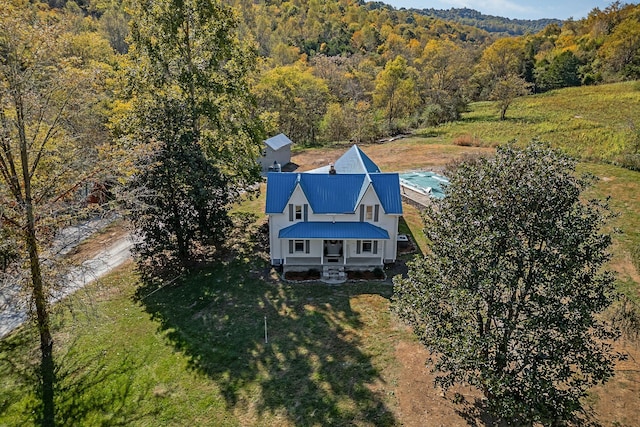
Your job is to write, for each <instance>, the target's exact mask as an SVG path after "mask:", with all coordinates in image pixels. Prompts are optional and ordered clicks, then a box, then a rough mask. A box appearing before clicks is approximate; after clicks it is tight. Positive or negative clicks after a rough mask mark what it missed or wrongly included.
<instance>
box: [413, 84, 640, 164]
mask: <svg viewBox="0 0 640 427" xmlns="http://www.w3.org/2000/svg"><path fill="white" fill-rule="evenodd" d="M638 132H640V83H639V82H626V83H617V84H609V85H601V86H584V87H575V88H567V89H562V90H556V91H551V92H547V93H544V94H540V95H533V96H527V97H523V98H519V99H516V100H515V101H514V102H513V104H512V105H511V106H510V107H509V110H508V111H507V119H506V120H503V121H501V120H499V116H498V113H497V110H496V107H495V104H494V103H493V102H477V103H474V104H472V105H471V111H470V112H469V113H465V114H464V115H463V119H462V120H461V121H459V122H454V123H449V124H445V125H442V126H438V127H435V128H427V129H423V130H421V131H420V134H422V135H424V136H431V137H432V138H436V140H437V139H438V138H440V139H443V140H445V141H449V142H450V141H452V140H454V139H455V138H456V137H459V136H461V135H472V136H475V137H477V138H479V139H480V140H481V141H482V142H483V143H484V144H486V145H489V146H491V145H495V144H502V143H506V142H508V141H511V140H513V139H516V140H518V141H520V142H528V141H530V140H531V139H532V138H539V139H541V140H543V141H547V142H550V143H551V144H552V145H554V146H556V147H559V148H561V149H563V150H564V151H566V152H567V153H568V154H571V155H573V156H576V157H578V158H580V159H584V160H606V161H615V160H616V159H618V157H619V156H620V155H622V154H623V153H624V152H625V150H626V149H628V148H629V146H630V144H631V143H632V142H633V141H637V138H640V134H639V133H638ZM638 142H640V141H638Z"/></svg>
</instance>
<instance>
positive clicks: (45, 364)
mask: <svg viewBox="0 0 640 427" xmlns="http://www.w3.org/2000/svg"><path fill="white" fill-rule="evenodd" d="M25 204H26V213H27V227H26V231H25V238H26V243H27V247H28V250H29V264H30V267H31V282H32V290H33V293H32V296H33V300H34V303H35V306H36V320H37V323H38V331H39V333H40V352H41V361H40V381H41V386H42V406H43V413H42V425H43V426H53V425H55V419H54V417H55V406H54V400H53V393H54V384H55V370H54V363H53V338H52V337H51V329H50V324H49V313H48V310H47V297H46V294H45V292H44V285H43V282H42V272H41V270H40V257H39V255H38V243H37V240H36V233H35V223H34V217H33V207H32V205H31V200H27V201H26V203H25Z"/></svg>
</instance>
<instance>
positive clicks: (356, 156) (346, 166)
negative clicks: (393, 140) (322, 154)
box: [307, 144, 380, 174]
mask: <svg viewBox="0 0 640 427" xmlns="http://www.w3.org/2000/svg"><path fill="white" fill-rule="evenodd" d="M334 167H335V169H336V172H337V173H338V174H348V173H358V174H362V173H376V172H380V168H379V167H378V165H376V164H375V163H374V162H373V160H371V159H370V158H369V156H367V155H366V154H365V153H364V151H362V150H361V149H360V147H358V146H357V145H355V144H354V145H353V146H351V148H349V149H348V150H347V151H346V152H345V153H344V154H343V155H342V156H340V158H339V159H338V160H336V163H335V165H334ZM307 173H329V166H328V165H327V166H323V167H321V168H317V169H313V170H310V171H308V172H307Z"/></svg>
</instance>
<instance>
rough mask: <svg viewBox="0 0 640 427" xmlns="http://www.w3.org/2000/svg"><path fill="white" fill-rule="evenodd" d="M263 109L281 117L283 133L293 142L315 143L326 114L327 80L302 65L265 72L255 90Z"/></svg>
mask: <svg viewBox="0 0 640 427" xmlns="http://www.w3.org/2000/svg"><path fill="white" fill-rule="evenodd" d="M255 92H256V96H257V97H258V100H259V103H260V106H261V107H262V108H263V109H264V110H265V111H268V112H271V113H275V114H276V115H277V117H278V126H279V128H280V130H281V131H282V132H284V133H286V134H287V135H288V136H289V137H290V138H291V139H292V140H293V141H296V142H301V143H314V142H316V138H317V136H318V133H319V128H320V122H321V120H322V117H323V116H324V114H325V113H326V111H327V100H328V97H329V90H328V88H327V84H326V83H325V81H324V80H323V79H321V78H319V77H316V76H314V75H313V73H312V72H311V70H310V69H309V68H306V67H304V66H301V65H289V66H284V67H277V68H274V69H273V70H270V71H268V72H266V73H265V74H264V75H263V76H262V78H261V79H260V81H259V82H258V84H257V85H256V87H255Z"/></svg>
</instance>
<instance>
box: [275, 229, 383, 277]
mask: <svg viewBox="0 0 640 427" xmlns="http://www.w3.org/2000/svg"><path fill="white" fill-rule="evenodd" d="M278 237H279V241H280V245H281V247H280V253H281V254H282V258H281V262H280V264H281V265H282V266H283V270H284V271H285V272H286V271H304V270H310V269H317V270H319V271H325V270H331V269H333V270H336V271H345V270H373V269H375V268H377V267H382V266H383V265H384V253H385V245H387V244H388V242H389V241H390V239H389V233H388V232H387V231H386V230H384V229H383V228H380V227H377V226H375V225H373V224H370V223H367V222H335V223H334V222H298V223H296V224H293V225H291V226H290V227H287V228H284V229H282V230H280V233H279V236H278Z"/></svg>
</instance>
